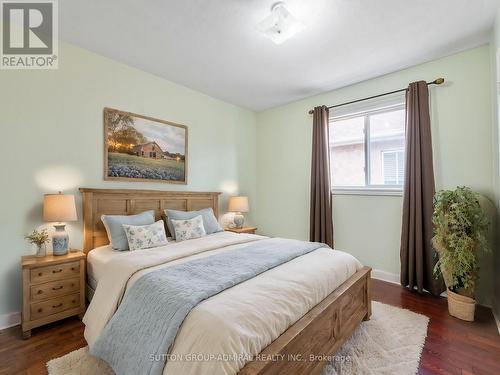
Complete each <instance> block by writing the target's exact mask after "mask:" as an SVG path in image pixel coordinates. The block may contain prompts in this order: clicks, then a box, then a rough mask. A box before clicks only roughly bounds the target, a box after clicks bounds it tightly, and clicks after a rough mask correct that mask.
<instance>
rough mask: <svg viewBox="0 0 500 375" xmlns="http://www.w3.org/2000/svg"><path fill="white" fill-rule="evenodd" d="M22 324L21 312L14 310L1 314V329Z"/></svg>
mask: <svg viewBox="0 0 500 375" xmlns="http://www.w3.org/2000/svg"><path fill="white" fill-rule="evenodd" d="M19 324H21V313H18V312H14V313H10V314H3V315H0V329H5V328H9V327H13V326H17V325H19Z"/></svg>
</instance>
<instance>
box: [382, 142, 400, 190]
mask: <svg viewBox="0 0 500 375" xmlns="http://www.w3.org/2000/svg"><path fill="white" fill-rule="evenodd" d="M404 157H405V154H404V151H403V150H397V151H382V160H383V164H382V168H383V169H382V174H383V176H384V184H385V185H402V184H403V181H404V180H403V178H404V173H403V170H404V164H403V163H404Z"/></svg>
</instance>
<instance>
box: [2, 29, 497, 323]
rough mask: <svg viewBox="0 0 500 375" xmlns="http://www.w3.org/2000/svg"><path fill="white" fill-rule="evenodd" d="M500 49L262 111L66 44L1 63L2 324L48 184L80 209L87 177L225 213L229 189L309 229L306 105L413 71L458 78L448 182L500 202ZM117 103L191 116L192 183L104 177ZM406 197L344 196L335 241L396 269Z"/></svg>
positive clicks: (487, 280)
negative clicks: (45, 59)
mask: <svg viewBox="0 0 500 375" xmlns="http://www.w3.org/2000/svg"><path fill="white" fill-rule="evenodd" d="M497 40H500V39H497ZM497 45H498V44H497ZM492 56H493V53H492V50H490V47H488V46H483V47H480V48H476V49H473V50H469V51H466V52H463V53H460V54H457V55H454V56H450V57H446V58H443V59H440V60H436V61H432V62H429V63H426V64H422V65H419V66H416V67H413V68H409V69H405V70H402V71H400V72H396V73H393V74H389V75H386V76H383V77H379V78H376V79H372V80H369V81H365V82H362V83H359V84H356V85H352V86H348V87H345V88H342V89H339V90H335V91H332V92H329V93H325V94H322V95H318V96H315V97H311V98H308V99H305V100H301V101H298V102H294V103H291V104H288V105H284V106H280V107H277V108H274V109H270V110H267V111H264V112H261V113H258V114H255V113H253V112H251V111H248V110H245V109H242V108H239V107H237V106H234V105H231V104H228V103H225V102H222V101H220V100H217V99H214V98H211V97H209V96H206V95H203V94H201V93H198V92H195V91H193V90H190V89H187V88H185V87H182V86H179V85H176V84H174V83H171V82H169V81H166V80H164V79H161V78H159V77H156V76H154V75H151V74H148V73H145V72H142V71H139V70H137V69H134V68H131V67H128V66H126V65H123V64H120V63H117V62H115V61H112V60H110V59H107V58H104V57H102V56H99V55H96V54H93V53H90V52H88V51H85V50H82V49H79V48H76V47H74V46H71V45H68V44H65V43H62V44H61V46H60V61H59V69H58V70H55V71H0V87H2V90H1V91H0V113H1V116H2V121H1V123H0V124H1V125H0V126H1V130H2V135H3V147H2V150H3V157H2V162H1V163H0V175H1V176H2V185H1V190H0V192H1V193H2V194H0V209H1V215H0V238H2V240H3V246H2V249H1V252H2V262H0V325H1V324H2V322H5V321H6V319H9V314H10V313H16V312H18V311H20V303H21V276H20V269H19V265H20V257H21V255H24V254H29V253H31V252H33V249H32V248H31V247H30V246H28V245H27V244H26V243H25V242H24V240H23V235H24V234H26V233H27V232H29V231H31V230H32V229H33V228H37V227H39V226H40V225H42V224H43V222H42V218H41V203H42V199H43V194H44V193H48V192H55V191H58V190H63V191H64V192H68V193H74V194H75V195H76V197H77V199H78V201H77V205H78V208H79V217H80V218H81V216H82V215H81V211H80V207H79V206H80V205H79V203H80V196H79V193H78V191H77V188H78V187H81V186H84V187H101V188H121V187H123V188H149V189H169V190H194V191H196V190H198V191H202V190H204V191H207V190H216V191H222V192H224V196H223V199H222V204H221V210H222V212H225V210H226V200H227V196H228V195H233V194H238V193H239V194H247V195H249V196H250V201H251V211H252V212H250V213H249V215H248V220H249V222H253V223H254V224H256V225H257V226H258V227H259V231H260V233H263V234H269V235H272V236H283V237H291V238H299V239H307V238H308V228H309V179H310V155H311V149H310V148H311V123H312V118H311V116H309V115H308V114H307V111H308V110H309V109H311V108H312V107H314V106H315V105H320V104H333V103H340V102H344V101H348V100H351V99H357V98H362V97H366V96H370V95H374V94H378V93H381V92H385V91H390V90H393V89H395V88H400V87H405V86H406V85H407V84H408V83H409V82H411V81H414V80H420V79H423V80H431V79H434V78H437V77H441V76H442V77H444V78H446V84H445V85H443V86H441V87H432V88H431V112H432V127H433V129H432V130H433V143H434V163H435V175H436V184H437V187H438V188H452V187H454V186H456V185H468V186H470V187H472V188H473V189H474V190H476V191H478V192H480V193H482V194H483V195H485V196H486V197H488V198H489V199H491V200H492V201H493V202H495V203H498V202H499V196H498V194H497V193H496V192H497V190H498V189H496V186H498V162H497V160H498V135H497V134H498V133H497V127H498V126H497V125H498V121H496V117H495V114H496V111H495V110H493V111H492V108H494V107H495V106H494V105H493V104H494V103H492V100H491V98H492V97H493V96H492V92H494V91H495V89H496V85H494V84H492V82H495V81H496V80H495V75H494V73H493V71H494V69H493V68H492V66H493V64H495V62H496V60H495V59H494V58H493V57H492ZM106 106H107V107H114V108H118V109H123V110H126V111H130V112H136V113H140V114H145V115H148V116H152V117H157V118H161V119H165V120H170V121H174V122H178V123H182V124H186V125H188V126H189V176H188V179H189V184H188V185H187V186H179V185H170V184H159V183H156V184H155V183H147V184H146V183H125V182H121V183H120V182H105V181H103V179H102V170H103V160H102V159H103V158H102V149H103V128H102V127H103V124H102V109H103V107H106ZM495 108H496V107H495ZM401 201H402V199H401V197H400V196H355V195H336V196H334V225H335V240H336V247H337V248H339V249H343V250H346V251H348V252H350V253H352V254H353V255H355V256H356V257H358V258H359V259H360V260H361V261H362V262H363V263H365V264H367V265H371V266H372V267H373V268H375V269H377V270H379V271H382V272H385V275H386V276H387V275H389V276H394V277H397V274H398V273H399V237H400V226H401V203H402V202H401ZM68 230H69V232H70V237H71V245H72V246H74V247H80V246H81V245H82V224H81V222H80V221H79V222H76V223H71V224H70V225H69V228H68ZM482 264H483V272H482V273H483V277H482V279H481V287H480V289H481V291H480V296H479V297H480V300H481V302H483V303H486V304H489V303H490V302H491V298H490V297H491V295H492V288H493V286H492V285H493V281H492V267H493V262H492V261H491V259H490V258H486V259H483V261H482ZM496 267H499V265H498V257H497V266H496ZM497 269H498V268H497ZM496 280H497V288H498V277H497V279H496ZM498 290H499V289H497V296H498ZM497 298H498V297H497ZM499 300H500V299H497V301H499ZM11 318H12V316H11Z"/></svg>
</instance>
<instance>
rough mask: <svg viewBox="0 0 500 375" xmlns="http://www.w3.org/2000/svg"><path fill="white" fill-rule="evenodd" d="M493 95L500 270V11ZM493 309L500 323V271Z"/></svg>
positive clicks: (499, 265) (498, 265) (498, 263)
mask: <svg viewBox="0 0 500 375" xmlns="http://www.w3.org/2000/svg"><path fill="white" fill-rule="evenodd" d="M490 55H491V75H492V78H491V92H492V94H491V97H492V102H493V103H492V104H493V106H492V110H493V112H492V119H493V120H492V121H493V125H494V126H493V128H494V135H493V137H492V139H493V142H494V155H493V160H494V163H495V172H496V173H495V192H496V207H497V225H496V246H495V249H494V250H495V253H494V269H495V270H500V246H499V244H500V220H498V217H499V216H500V214H499V213H500V154H499V153H500V132H499V127H500V116H499V109H500V105H499V103H500V11H499V12H498V14H497V17H496V22H495V25H494V28H493V32H492V37H491V49H490ZM493 288H494V293H493V303H492V305H493V311H494V313H495V317H496V319H497V323H498V324H500V273H498V272H497V273H496V274H494V277H493ZM499 331H500V326H499Z"/></svg>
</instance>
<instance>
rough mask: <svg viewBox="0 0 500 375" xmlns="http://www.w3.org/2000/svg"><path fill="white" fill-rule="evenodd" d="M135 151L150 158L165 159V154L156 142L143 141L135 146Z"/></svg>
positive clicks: (138, 154) (136, 153)
mask: <svg viewBox="0 0 500 375" xmlns="http://www.w3.org/2000/svg"><path fill="white" fill-rule="evenodd" d="M132 150H133V152H134V154H135V155H137V156H142V157H144V158H150V159H164V158H165V154H164V153H163V151H162V149H161V147H160V146H158V144H157V143H156V142H148V143H143V144H141V145H137V146H134V147H133V149H132Z"/></svg>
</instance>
